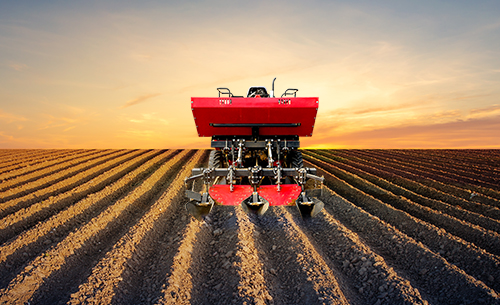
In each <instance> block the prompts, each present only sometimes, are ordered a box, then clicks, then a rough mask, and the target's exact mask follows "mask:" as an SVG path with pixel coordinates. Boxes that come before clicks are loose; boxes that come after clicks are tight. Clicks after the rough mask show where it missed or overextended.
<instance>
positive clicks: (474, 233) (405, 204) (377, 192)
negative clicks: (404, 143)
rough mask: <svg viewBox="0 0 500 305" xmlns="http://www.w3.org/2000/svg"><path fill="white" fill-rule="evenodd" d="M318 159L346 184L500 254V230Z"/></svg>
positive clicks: (326, 168)
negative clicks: (401, 194) (437, 208)
mask: <svg viewBox="0 0 500 305" xmlns="http://www.w3.org/2000/svg"><path fill="white" fill-rule="evenodd" d="M311 158H312V157H311ZM313 160H314V158H313ZM314 161H315V162H322V167H323V168H325V170H328V172H329V173H330V174H332V175H335V176H337V177H338V178H339V179H342V180H344V181H345V182H346V183H348V184H349V185H351V186H353V187H355V188H357V189H358V190H359V191H361V192H364V193H365V194H369V195H371V196H373V197H375V198H377V199H379V200H380V201H381V202H384V203H385V204H387V205H390V206H393V207H394V208H396V209H398V210H402V211H405V212H407V213H408V214H410V215H412V216H414V217H416V218H419V219H422V220H423V221H426V222H428V223H431V224H433V225H435V226H437V227H440V228H443V229H446V230H447V231H448V232H450V233H451V234H454V235H456V236H458V237H460V238H463V239H464V240H467V241H469V242H471V243H474V244H476V245H477V246H479V247H481V248H483V249H485V250H486V251H488V252H490V253H492V254H495V255H500V235H499V234H498V233H496V232H493V231H488V230H485V229H483V228H481V227H479V226H476V225H473V224H470V223H467V222H465V221H463V220H460V219H456V218H454V217H452V216H449V215H446V214H443V213H440V212H436V211H434V210H432V209H430V208H428V207H422V206H421V205H419V204H417V203H415V202H411V201H410V200H408V199H405V198H400V197H399V196H395V195H394V194H392V193H390V192H388V191H386V190H384V189H381V188H380V187H378V186H376V185H374V184H372V183H370V182H368V181H366V180H365V179H363V178H360V177H359V176H356V175H354V174H351V173H348V172H346V171H344V170H342V169H339V168H336V167H335V166H334V165H332V164H327V163H325V162H323V161H321V160H318V159H315V160H314Z"/></svg>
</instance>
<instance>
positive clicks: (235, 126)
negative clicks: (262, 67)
mask: <svg viewBox="0 0 500 305" xmlns="http://www.w3.org/2000/svg"><path fill="white" fill-rule="evenodd" d="M275 80H276V78H275V79H274V80H273V90H272V91H271V93H270V94H268V93H267V90H266V88H265V87H250V89H249V90H248V93H247V96H246V97H243V96H234V95H233V94H232V93H231V91H230V90H229V89H228V88H217V90H218V92H219V96H218V97H193V98H191V110H192V112H193V117H194V121H195V123H196V129H197V131H198V136H200V137H211V138H212V140H211V147H212V148H214V149H215V150H212V151H211V152H210V158H209V162H208V167H206V168H194V169H193V170H192V176H191V177H188V178H186V179H185V184H186V186H187V185H188V182H189V181H192V180H197V179H200V180H201V181H202V182H203V184H204V191H203V192H202V193H198V192H195V191H194V182H193V185H192V189H191V190H189V189H188V190H186V196H187V197H188V198H189V199H190V201H189V202H188V203H187V204H186V209H187V211H188V212H189V213H190V214H191V215H193V216H194V217H196V218H197V219H202V217H203V216H205V215H207V214H208V213H209V212H210V210H211V209H212V206H213V205H214V204H221V205H239V204H241V205H242V207H243V209H244V210H245V211H247V212H251V213H256V214H258V215H262V214H264V213H265V212H266V210H267V209H268V207H269V206H270V205H272V206H276V205H294V204H295V205H296V206H297V207H298V209H299V211H300V213H301V215H302V216H303V217H311V216H314V215H316V214H318V213H319V212H320V211H321V210H322V209H323V202H321V201H320V200H319V199H317V198H316V197H318V196H319V195H320V194H321V190H322V185H323V180H324V178H323V177H318V176H316V169H315V168H307V167H304V166H303V160H302V153H301V152H300V151H299V150H298V148H299V147H300V141H299V137H310V136H312V133H313V129H314V122H315V120H316V113H317V112H318V105H319V100H318V98H317V97H296V94H297V91H298V90H297V89H287V90H286V91H285V93H283V94H282V95H281V97H279V98H277V97H274V81H275Z"/></svg>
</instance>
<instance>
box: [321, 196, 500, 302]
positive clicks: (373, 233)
mask: <svg viewBox="0 0 500 305" xmlns="http://www.w3.org/2000/svg"><path fill="white" fill-rule="evenodd" d="M326 191H327V194H326V195H325V196H322V199H323V200H324V202H325V208H326V209H327V210H328V212H329V213H330V214H332V215H336V217H337V219H339V220H340V221H341V222H342V224H343V225H345V226H346V227H348V228H349V229H350V230H352V231H354V232H356V233H357V234H358V235H359V236H360V238H362V239H363V240H364V241H365V243H366V244H367V245H368V246H369V247H370V248H371V249H373V250H374V251H376V252H377V253H379V254H380V255H382V256H383V257H384V259H385V261H386V262H387V264H388V265H389V266H390V267H392V268H394V269H395V271H396V272H397V273H398V274H401V275H402V276H404V277H407V278H408V279H409V280H410V282H411V283H412V286H414V287H415V288H417V289H418V291H419V292H420V293H422V294H423V296H424V298H425V299H427V300H429V302H430V303H435V304H472V303H474V302H485V303H492V304H497V303H499V302H500V298H499V297H498V295H497V293H496V292H495V291H493V290H492V289H491V288H489V287H487V286H486V285H485V284H484V283H483V282H481V281H479V280H477V279H475V278H474V277H472V276H470V275H468V274H466V273H465V272H464V271H463V270H460V269H459V268H457V267H456V266H454V265H452V264H450V263H448V262H447V261H446V260H445V259H444V258H443V257H441V256H440V255H438V254H436V253H434V252H432V251H431V250H430V249H429V248H427V247H426V246H424V245H423V244H422V243H420V242H417V241H415V240H413V239H412V238H410V237H408V236H407V235H405V234H404V233H402V232H401V231H399V230H398V229H396V228H395V227H393V226H392V225H391V224H389V223H387V222H385V221H384V220H382V219H379V218H378V217H375V216H373V215H370V214H369V213H367V212H366V211H364V210H363V209H361V208H360V207H358V206H356V205H354V204H353V203H351V202H349V201H347V200H345V199H344V198H342V197H339V196H338V195H336V194H335V193H333V192H332V191H331V190H329V189H328V188H326ZM397 222H398V223H400V222H402V220H401V219H397Z"/></svg>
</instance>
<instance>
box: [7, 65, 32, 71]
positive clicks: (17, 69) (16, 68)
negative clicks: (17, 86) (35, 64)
mask: <svg viewBox="0 0 500 305" xmlns="http://www.w3.org/2000/svg"><path fill="white" fill-rule="evenodd" d="M9 67H10V68H12V69H14V70H16V71H24V70H26V69H28V66H27V65H25V64H19V63H11V64H9Z"/></svg>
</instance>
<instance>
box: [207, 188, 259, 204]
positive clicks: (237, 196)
mask: <svg viewBox="0 0 500 305" xmlns="http://www.w3.org/2000/svg"><path fill="white" fill-rule="evenodd" d="M233 187H234V189H233V191H232V192H231V190H230V188H229V185H228V184H214V185H212V186H211V187H210V189H209V190H208V193H209V194H210V197H212V199H213V200H215V201H216V203H217V204H222V205H239V204H240V203H241V202H242V201H243V200H244V199H246V198H248V196H250V195H252V186H250V185H233Z"/></svg>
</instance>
